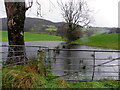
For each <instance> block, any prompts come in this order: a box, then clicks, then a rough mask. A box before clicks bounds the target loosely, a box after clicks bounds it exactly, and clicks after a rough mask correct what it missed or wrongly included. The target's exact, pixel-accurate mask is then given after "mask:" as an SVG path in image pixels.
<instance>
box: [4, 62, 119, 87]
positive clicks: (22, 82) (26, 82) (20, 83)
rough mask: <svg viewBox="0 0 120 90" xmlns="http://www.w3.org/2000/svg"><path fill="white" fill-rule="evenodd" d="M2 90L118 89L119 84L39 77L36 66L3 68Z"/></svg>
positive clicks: (109, 81) (106, 80) (106, 81)
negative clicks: (21, 89) (40, 89)
mask: <svg viewBox="0 0 120 90" xmlns="http://www.w3.org/2000/svg"><path fill="white" fill-rule="evenodd" d="M2 75H3V79H2V85H3V88H118V87H119V82H118V81H115V80H108V79H103V80H100V81H90V82H67V81H64V80H63V79H51V78H52V77H41V76H40V75H39V72H38V70H37V66H36V64H28V65H26V66H22V65H16V66H10V67H5V68H3V73H2Z"/></svg>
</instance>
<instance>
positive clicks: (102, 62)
mask: <svg viewBox="0 0 120 90" xmlns="http://www.w3.org/2000/svg"><path fill="white" fill-rule="evenodd" d="M119 52H120V51H119V50H78V49H48V52H47V54H48V55H46V65H49V68H47V70H48V71H49V72H51V73H48V75H49V76H51V75H52V76H57V77H60V78H64V79H66V80H70V81H71V80H72V81H76V80H99V79H103V78H109V79H115V80H120V63H119V62H120V61H119V60H120V57H119Z"/></svg>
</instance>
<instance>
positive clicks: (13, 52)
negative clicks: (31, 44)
mask: <svg viewBox="0 0 120 90" xmlns="http://www.w3.org/2000/svg"><path fill="white" fill-rule="evenodd" d="M5 8H6V13H7V26H8V41H9V45H22V46H10V47H9V48H8V57H13V56H14V57H17V58H18V56H20V57H19V59H16V58H15V59H14V60H13V58H11V59H9V60H7V63H15V62H19V61H16V60H21V59H20V58H21V57H22V56H24V55H25V47H24V45H25V44H24V21H25V12H26V8H25V1H24V0H23V2H7V1H6V2H5ZM22 58H23V57H22Z"/></svg>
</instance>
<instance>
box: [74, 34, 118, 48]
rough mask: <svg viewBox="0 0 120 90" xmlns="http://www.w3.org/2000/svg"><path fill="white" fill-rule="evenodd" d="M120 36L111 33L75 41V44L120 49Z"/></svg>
mask: <svg viewBox="0 0 120 90" xmlns="http://www.w3.org/2000/svg"><path fill="white" fill-rule="evenodd" d="M119 35H120V34H116V33H112V34H105V35H97V36H91V37H88V38H82V39H79V40H77V41H75V43H76V44H82V45H89V46H98V47H104V48H111V49H120V47H119V45H120V36H119Z"/></svg>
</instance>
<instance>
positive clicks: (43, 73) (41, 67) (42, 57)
mask: <svg viewBox="0 0 120 90" xmlns="http://www.w3.org/2000/svg"><path fill="white" fill-rule="evenodd" d="M45 55H46V50H45V49H42V50H38V70H39V72H40V75H41V76H46V69H45V64H44V60H45Z"/></svg>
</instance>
